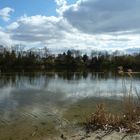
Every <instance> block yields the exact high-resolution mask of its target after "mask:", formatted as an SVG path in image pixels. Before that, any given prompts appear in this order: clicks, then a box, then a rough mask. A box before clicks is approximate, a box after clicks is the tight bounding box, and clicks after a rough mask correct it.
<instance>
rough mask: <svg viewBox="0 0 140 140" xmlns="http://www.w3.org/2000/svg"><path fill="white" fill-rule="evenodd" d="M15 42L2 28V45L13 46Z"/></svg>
mask: <svg viewBox="0 0 140 140" xmlns="http://www.w3.org/2000/svg"><path fill="white" fill-rule="evenodd" d="M12 44H13V42H12V40H11V38H10V35H9V34H8V33H6V32H5V31H3V29H2V28H0V45H3V46H11V45H12Z"/></svg>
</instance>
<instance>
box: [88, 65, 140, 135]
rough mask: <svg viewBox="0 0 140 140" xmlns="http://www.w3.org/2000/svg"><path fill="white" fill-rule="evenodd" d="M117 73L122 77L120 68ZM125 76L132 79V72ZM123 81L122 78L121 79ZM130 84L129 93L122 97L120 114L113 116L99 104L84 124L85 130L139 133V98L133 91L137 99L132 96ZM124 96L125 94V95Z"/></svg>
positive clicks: (122, 72)
mask: <svg viewBox="0 0 140 140" xmlns="http://www.w3.org/2000/svg"><path fill="white" fill-rule="evenodd" d="M119 73H120V74H121V75H124V71H123V68H122V67H119ZM127 74H128V75H129V76H130V78H131V79H132V70H130V69H129V70H128V72H127ZM123 80H124V78H123ZM132 88H133V87H132V82H131V85H130V91H127V92H128V93H127V96H124V99H123V102H122V108H123V112H122V114H117V115H116V114H113V113H110V112H109V111H108V110H107V107H106V105H105V104H104V103H100V104H98V105H97V107H96V111H95V112H94V113H93V114H91V115H90V116H89V117H88V119H87V122H86V123H85V124H86V129H88V131H89V130H96V129H99V128H100V129H104V130H110V129H111V130H117V131H122V132H127V133H131V132H133V133H140V97H139V94H138V92H137V90H136V89H135V92H136V96H137V99H136V98H134V97H133V95H132ZM125 95H126V94H125Z"/></svg>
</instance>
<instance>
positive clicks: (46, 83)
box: [0, 72, 140, 133]
mask: <svg viewBox="0 0 140 140" xmlns="http://www.w3.org/2000/svg"><path fill="white" fill-rule="evenodd" d="M125 82H126V87H127V88H128V89H129V87H130V82H131V79H130V78H129V77H126V81H125ZM133 85H134V86H135V87H136V88H137V90H138V91H140V87H139V85H140V77H139V75H135V77H134V79H133ZM123 92H124V89H123V87H122V78H121V77H119V76H118V75H116V74H112V73H108V74H104V73H86V72H84V73H67V72H65V73H16V74H15V73H14V74H1V75H0V128H1V126H3V125H5V124H8V125H9V124H11V123H14V122H17V121H20V120H24V124H25V120H28V119H31V120H33V121H34V120H39V121H41V120H44V119H45V120H47V119H48V120H50V119H52V120H53V118H54V117H55V118H57V120H58V118H61V117H62V114H63V112H64V111H66V110H67V109H68V108H70V106H71V105H73V104H76V105H77V104H81V105H82V103H84V106H86V104H87V105H88V106H87V107H89V102H88V101H89V99H92V100H94V99H96V102H97V101H98V100H99V99H103V98H109V99H112V100H113V99H117V98H118V99H121V97H122V96H123ZM97 99H98V100H97ZM90 103H91V105H90V107H91V108H93V106H92V102H90ZM71 114H72V113H71ZM53 122H54V120H53ZM56 122H57V121H55V123H56ZM20 125H21V123H20ZM0 133H1V131H0Z"/></svg>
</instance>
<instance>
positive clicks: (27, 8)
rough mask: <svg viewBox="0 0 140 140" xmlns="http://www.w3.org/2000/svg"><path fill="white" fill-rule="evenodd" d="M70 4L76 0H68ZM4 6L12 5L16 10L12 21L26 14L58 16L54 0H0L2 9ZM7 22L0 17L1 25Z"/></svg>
mask: <svg viewBox="0 0 140 140" xmlns="http://www.w3.org/2000/svg"><path fill="white" fill-rule="evenodd" d="M67 2H68V3H69V4H72V3H75V2H76V0H68V1H67ZM4 7H11V8H13V9H14V10H15V12H14V14H12V16H11V21H14V20H16V19H17V18H18V17H20V16H22V15H24V14H26V15H28V16H32V15H45V16H52V15H53V16H56V15H57V13H56V7H57V5H56V3H55V1H54V0H0V9H2V8H4ZM4 24H7V23H5V22H3V20H1V19H0V25H4Z"/></svg>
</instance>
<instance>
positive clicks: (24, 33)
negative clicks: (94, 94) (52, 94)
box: [0, 0, 140, 52]
mask: <svg viewBox="0 0 140 140" xmlns="http://www.w3.org/2000/svg"><path fill="white" fill-rule="evenodd" d="M0 44H2V45H5V46H11V45H14V44H24V45H26V46H28V47H29V48H30V47H44V46H46V47H48V48H49V49H50V50H52V51H55V52H57V51H64V50H67V49H76V50H83V51H90V50H95V49H96V50H97V49H99V50H117V49H119V50H124V49H127V48H140V0H0Z"/></svg>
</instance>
